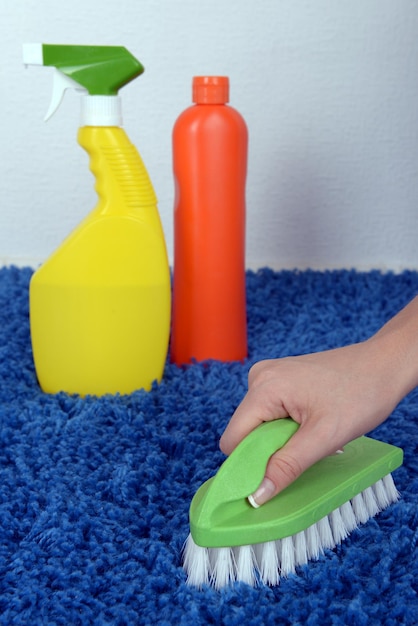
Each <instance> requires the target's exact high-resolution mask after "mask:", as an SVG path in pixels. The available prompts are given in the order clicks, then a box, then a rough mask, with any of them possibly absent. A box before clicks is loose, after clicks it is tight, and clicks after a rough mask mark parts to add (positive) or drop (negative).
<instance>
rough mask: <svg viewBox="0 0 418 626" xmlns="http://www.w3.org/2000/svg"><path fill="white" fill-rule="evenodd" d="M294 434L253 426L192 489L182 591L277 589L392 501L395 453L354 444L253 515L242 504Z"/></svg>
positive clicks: (291, 428) (377, 445) (372, 443)
mask: <svg viewBox="0 0 418 626" xmlns="http://www.w3.org/2000/svg"><path fill="white" fill-rule="evenodd" d="M298 427H299V426H298V424H296V422H294V421H293V420H292V419H290V418H285V419H280V420H275V421H273V422H266V423H264V424H262V425H261V426H259V427H257V428H256V429H255V430H254V431H252V432H251V433H250V434H249V435H248V436H247V437H245V439H243V440H242V441H241V443H240V444H239V445H238V446H237V447H236V448H235V450H234V451H233V452H232V454H231V455H230V456H229V457H228V458H227V459H226V460H225V462H224V463H223V464H222V466H221V467H220V469H219V470H218V472H217V474H216V475H215V476H214V477H213V478H211V479H209V480H208V481H206V482H205V483H204V484H203V485H202V486H201V487H200V488H199V489H198V491H197V492H196V494H195V496H194V498H193V500H192V503H191V506H190V534H189V537H188V539H187V541H186V543H185V546H184V552H183V566H184V569H185V570H186V572H187V583H188V584H189V585H192V586H195V587H199V588H201V587H203V586H204V585H213V586H214V587H215V588H216V589H220V588H221V587H224V586H226V585H228V584H230V583H233V582H234V581H241V582H244V583H247V584H248V585H252V586H256V585H257V584H259V583H264V584H266V585H272V586H273V585H277V584H279V581H280V578H281V577H286V576H288V575H289V574H291V573H295V571H296V567H297V566H300V565H303V564H305V563H307V562H308V561H309V560H311V559H313V560H315V559H318V558H319V556H320V555H321V554H322V553H323V552H324V550H325V549H332V548H334V547H335V546H336V545H338V544H339V543H341V541H343V540H344V539H345V538H346V537H347V536H348V534H349V533H350V532H351V531H352V530H354V529H355V528H357V526H358V525H359V524H364V523H365V522H366V521H367V520H368V519H369V518H370V517H374V516H375V515H376V514H377V513H379V511H382V510H383V509H385V508H386V507H388V506H389V505H390V504H392V503H393V502H396V501H397V500H398V498H399V494H398V491H397V489H396V487H395V485H394V482H393V478H392V476H391V472H392V471H393V470H395V469H396V468H397V467H399V466H400V465H401V464H402V460H403V452H402V450H401V449H400V448H397V447H395V446H392V445H389V444H386V443H382V442H380V441H377V440H375V439H370V438H369V437H359V438H358V439H355V440H354V441H352V442H351V443H348V444H347V445H346V446H345V448H344V451H343V452H342V453H337V454H335V455H332V456H328V457H326V458H325V459H322V460H321V461H318V462H317V463H316V464H315V465H313V466H312V467H310V468H309V469H307V470H306V471H305V472H304V473H303V474H302V475H301V476H300V477H299V478H298V479H297V480H296V481H295V482H293V483H292V484H291V485H290V486H289V487H287V488H286V489H285V490H284V491H282V492H281V493H279V494H278V495H277V496H275V497H274V498H273V499H272V500H270V501H269V502H267V503H266V504H264V505H263V506H261V507H260V508H258V509H255V508H253V507H252V506H251V505H250V503H249V501H248V499H247V498H248V496H249V495H250V494H252V493H254V491H255V490H256V488H257V487H258V485H259V484H260V482H261V480H262V478H263V476H264V473H265V469H266V465H267V461H268V459H269V458H270V456H271V455H272V454H273V453H274V452H275V451H276V450H278V449H279V448H281V447H283V446H284V445H285V443H286V442H287V441H288V439H289V438H290V437H291V436H292V435H293V434H294V433H295V432H296V430H297V429H298Z"/></svg>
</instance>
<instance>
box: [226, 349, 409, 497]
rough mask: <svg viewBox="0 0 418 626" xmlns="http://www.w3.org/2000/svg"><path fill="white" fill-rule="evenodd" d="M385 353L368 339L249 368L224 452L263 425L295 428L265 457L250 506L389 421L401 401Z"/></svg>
mask: <svg viewBox="0 0 418 626" xmlns="http://www.w3.org/2000/svg"><path fill="white" fill-rule="evenodd" d="M383 343H384V342H383ZM385 349H386V344H385V345H382V343H381V342H379V341H376V340H373V339H372V340H368V341H365V342H362V343H358V344H353V345H350V346H346V347H342V348H337V349H335V350H328V351H325V352H318V353H314V354H307V355H303V356H297V357H287V358H282V359H272V360H266V361H260V362H258V363H256V364H255V365H254V366H253V367H252V368H251V370H250V372H249V377H248V392H247V394H246V395H245V397H244V399H243V400H242V402H241V404H240V405H239V406H238V408H237V409H236V411H235V413H234V414H233V416H232V418H231V420H230V422H229V424H228V426H227V428H226V429H225V431H224V433H223V435H222V437H221V440H220V447H221V450H222V451H223V452H224V453H225V454H228V455H229V454H230V453H231V452H232V451H233V449H234V448H235V447H236V446H237V444H238V443H239V442H240V441H241V440H242V439H243V438H244V437H245V436H246V435H247V434H249V433H250V432H251V431H252V430H253V429H254V428H256V427H257V426H258V425H260V423H262V422H264V421H270V420H274V419H281V418H284V417H291V418H292V419H293V420H295V421H296V422H298V423H299V424H300V427H299V429H298V431H297V432H296V433H295V434H294V435H293V437H292V438H291V439H290V440H289V441H288V442H287V444H286V445H285V446H284V447H283V448H282V449H281V450H279V451H278V452H276V453H275V454H273V456H272V457H271V458H270V460H269V462H268V465H267V469H266V473H265V478H264V479H263V481H262V483H261V485H260V487H259V488H258V489H257V491H256V492H255V493H254V494H253V495H252V496H250V498H249V500H250V502H251V504H253V506H260V505H262V504H264V503H265V502H266V501H267V500H269V499H270V498H272V497H273V496H275V495H276V494H277V493H278V492H280V491H282V490H283V489H284V488H285V487H287V486H288V485H289V484H290V483H291V482H293V481H294V480H295V479H296V478H297V477H298V476H299V475H300V474H301V473H302V472H304V471H305V470H306V469H307V468H308V467H310V466H311V465H313V464H314V463H315V462H316V461H318V460H320V459H321V458H323V457H325V456H327V455H329V454H334V453H335V452H337V451H339V450H341V449H342V448H343V447H344V445H345V444H346V443H348V442H349V441H351V440H353V439H355V438H356V437H359V436H361V435H363V434H365V433H366V432H368V431H370V430H372V429H373V428H375V427H376V426H378V425H379V424H380V423H381V422H383V421H384V420H385V419H386V418H387V417H388V415H389V414H390V413H391V412H392V410H393V409H394V408H395V406H396V404H397V403H398V402H399V401H400V399H401V397H402V392H401V388H402V384H401V383H400V382H399V383H398V380H397V375H396V373H395V372H394V367H393V365H394V364H393V363H391V362H388V360H387V359H385V358H384V357H385V356H387V355H385V353H384V351H385ZM395 369H396V368H395ZM399 378H400V379H401V375H400V374H399Z"/></svg>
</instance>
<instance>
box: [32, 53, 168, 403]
mask: <svg viewBox="0 0 418 626" xmlns="http://www.w3.org/2000/svg"><path fill="white" fill-rule="evenodd" d="M23 61H24V63H25V64H26V65H45V66H51V67H54V68H55V74H54V88H53V95H52V100H51V104H50V107H49V110H48V113H47V116H46V119H48V118H49V117H51V115H52V114H53V113H54V112H55V111H56V110H57V108H58V107H59V105H60V102H61V100H62V97H63V94H64V92H65V90H66V89H75V90H77V91H79V92H81V93H82V98H81V102H82V106H81V127H80V129H79V131H78V142H79V144H80V145H81V146H82V147H83V148H84V149H85V150H86V151H87V153H88V154H89V156H90V169H91V171H92V172H93V174H94V175H95V177H96V187H95V188H96V191H97V194H98V198H99V200H98V204H97V206H96V207H95V209H94V210H93V211H92V212H91V213H90V214H89V215H88V216H87V217H86V218H85V219H84V220H83V221H82V222H81V223H80V224H79V226H78V227H77V228H76V229H75V230H74V231H73V232H72V233H71V234H70V235H69V236H68V237H67V238H66V239H65V240H64V242H63V243H62V244H61V246H60V247H59V248H58V249H57V250H56V251H55V252H54V253H53V254H52V256H51V257H50V258H49V259H48V260H47V261H46V262H45V263H44V264H43V265H42V266H41V267H40V268H39V269H38V270H37V271H36V272H35V273H34V275H33V276H32V280H31V283H30V326H31V339H32V348H33V355H34V361H35V367H36V372H37V376H38V379H39V382H40V385H41V387H42V389H43V390H44V391H46V392H48V393H56V392H58V391H66V392H69V393H78V394H80V395H86V394H93V395H102V394H105V393H117V392H118V393H123V394H124V393H130V392H132V391H134V390H135V389H139V388H145V389H149V388H150V387H151V384H152V382H153V381H154V380H160V379H161V377H162V374H163V369H164V364H165V359H166V354H167V348H168V339H169V330H170V272H169V265H168V259H167V252H166V247H165V240H164V234H163V230H162V226H161V222H160V218H159V215H158V210H157V199H156V196H155V193H154V189H153V187H152V183H151V181H150V179H149V176H148V173H147V171H146V169H145V167H144V164H143V162H142V160H141V157H140V156H139V154H138V152H137V150H136V148H135V147H134V146H133V145H132V143H131V142H130V141H129V139H128V137H127V135H126V133H125V132H124V130H123V129H122V128H121V124H122V118H121V99H120V97H119V96H118V90H119V89H120V88H121V87H123V86H124V85H126V84H127V83H128V82H130V81H131V80H133V79H134V78H136V77H137V76H139V75H140V74H141V73H142V72H143V71H144V68H143V67H142V65H141V64H140V63H139V61H138V60H137V59H135V57H133V56H132V55H131V54H130V53H129V52H128V50H126V48H123V47H117V46H66V45H48V44H25V45H24V46H23ZM60 202H61V203H62V200H60Z"/></svg>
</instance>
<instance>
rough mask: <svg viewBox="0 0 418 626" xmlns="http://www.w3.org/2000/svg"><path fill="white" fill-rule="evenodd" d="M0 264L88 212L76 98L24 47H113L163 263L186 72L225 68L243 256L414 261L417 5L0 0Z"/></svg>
mask: <svg viewBox="0 0 418 626" xmlns="http://www.w3.org/2000/svg"><path fill="white" fill-rule="evenodd" d="M0 10H1V20H0V80H1V93H2V96H1V99H0V120H1V122H0V123H1V141H0V166H1V174H0V176H1V178H0V180H1V191H2V194H1V201H0V264H1V263H2V264H8V263H11V262H14V263H18V264H24V263H29V264H32V265H36V264H37V263H39V262H40V261H42V260H43V259H44V258H46V257H47V256H48V255H49V253H50V252H51V251H52V250H53V249H54V248H55V247H56V246H57V245H59V243H60V242H61V240H62V239H63V237H64V236H65V235H66V234H67V233H68V232H69V231H70V230H71V229H72V228H73V227H74V226H75V225H76V224H77V223H78V222H79V221H80V220H81V219H82V217H83V216H84V215H85V214H86V213H87V212H88V211H89V210H90V209H91V208H93V206H94V204H95V202H96V199H95V193H94V190H93V184H94V181H93V178H92V176H91V174H90V172H89V170H88V160H87V155H86V154H85V153H84V152H83V151H82V149H81V148H80V147H79V146H78V144H77V143H76V132H77V127H78V118H79V107H78V102H77V96H76V95H75V94H67V95H66V97H65V100H64V103H63V105H62V107H61V108H60V110H59V112H58V113H57V114H56V115H55V116H54V117H53V118H52V119H51V120H50V121H49V122H48V123H47V124H44V122H43V116H44V114H45V113H46V110H47V107H48V104H49V98H50V93H51V78H52V76H51V70H50V69H48V68H37V67H31V68H29V69H27V70H25V69H24V68H23V65H22V62H21V44H22V42H47V43H79V44H114V45H125V46H126V47H127V48H129V49H130V50H131V51H132V52H133V53H134V54H135V55H136V56H137V57H138V58H139V59H140V60H141V62H142V63H143V64H144V65H145V68H146V72H145V74H144V75H143V76H141V77H139V78H138V79H137V80H136V81H135V82H134V83H131V84H130V85H128V86H127V87H125V88H124V89H123V90H122V92H121V95H122V96H123V98H124V121H125V128H126V130H127V132H128V134H129V136H130V138H131V140H132V141H133V142H134V143H135V144H136V145H137V147H138V148H139V151H140V153H141V154H142V157H143V159H144V161H145V163H146V165H147V168H148V170H149V172H150V175H151V178H152V180H153V182H154V186H155V188H156V191H157V195H158V197H159V208H160V213H161V217H162V221H163V226H164V230H165V233H166V239H167V246H168V250H169V256H170V259H171V258H172V204H173V180H172V173H171V129H172V126H173V123H174V121H175V119H176V117H177V115H178V114H179V113H180V112H181V111H182V110H183V109H184V108H185V107H186V106H188V105H189V103H190V93H191V89H190V85H191V78H192V76H193V75H195V74H205V73H207V74H216V73H219V74H227V75H229V76H230V80H231V104H232V105H234V106H235V107H236V108H238V109H239V110H240V112H241V113H242V114H243V115H244V117H245V119H246V121H247V124H248V126H249V131H250V159H249V172H248V185H247V265H248V266H249V267H260V266H263V265H269V266H271V267H274V268H282V267H290V268H293V267H299V268H305V267H313V268H336V267H357V268H359V269H369V268H376V267H377V268H391V269H395V270H398V269H401V268H403V267H413V268H418V244H417V241H418V3H417V2H416V1H415V0H350V2H343V1H342V0H340V1H337V0H260V2H257V3H256V2H254V1H253V0H227V1H226V0H201V1H198V0H194V1H193V0H182V1H180V0H155V1H153V0H119V1H118V2H110V1H109V2H103V0H72V1H71V2H57V1H56V0H36V1H35V0H0Z"/></svg>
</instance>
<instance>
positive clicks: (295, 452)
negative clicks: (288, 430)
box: [248, 426, 336, 508]
mask: <svg viewBox="0 0 418 626" xmlns="http://www.w3.org/2000/svg"><path fill="white" fill-rule="evenodd" d="M335 449H336V447H335V445H333V444H332V443H330V442H328V441H327V440H326V438H324V437H323V436H322V435H321V434H320V436H317V434H315V429H312V428H309V427H304V426H301V427H300V428H299V430H298V431H297V432H296V433H295V434H294V435H293V437H291V439H289V441H288V442H287V443H286V445H285V446H283V448H281V449H280V450H279V451H278V452H276V453H275V454H273V455H272V456H271V457H270V459H269V462H268V464H267V468H266V473H265V476H264V479H263V481H262V482H261V484H260V486H259V487H258V489H257V490H256V491H255V492H254V493H253V494H252V495H251V496H249V498H248V500H249V501H250V503H251V504H252V506H254V507H256V508H257V507H259V506H261V505H262V504H264V503H265V502H267V501H268V500H270V499H271V498H273V497H274V496H275V495H277V494H278V493H280V492H281V491H283V489H285V488H286V487H288V486H289V485H290V484H291V483H292V482H293V481H294V480H296V478H298V477H299V476H300V475H301V474H302V473H303V472H304V471H305V470H306V469H308V467H310V466H311V465H313V464H314V463H316V462H317V461H319V460H320V459H322V458H324V457H325V456H327V455H328V454H331V453H333V452H335Z"/></svg>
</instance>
